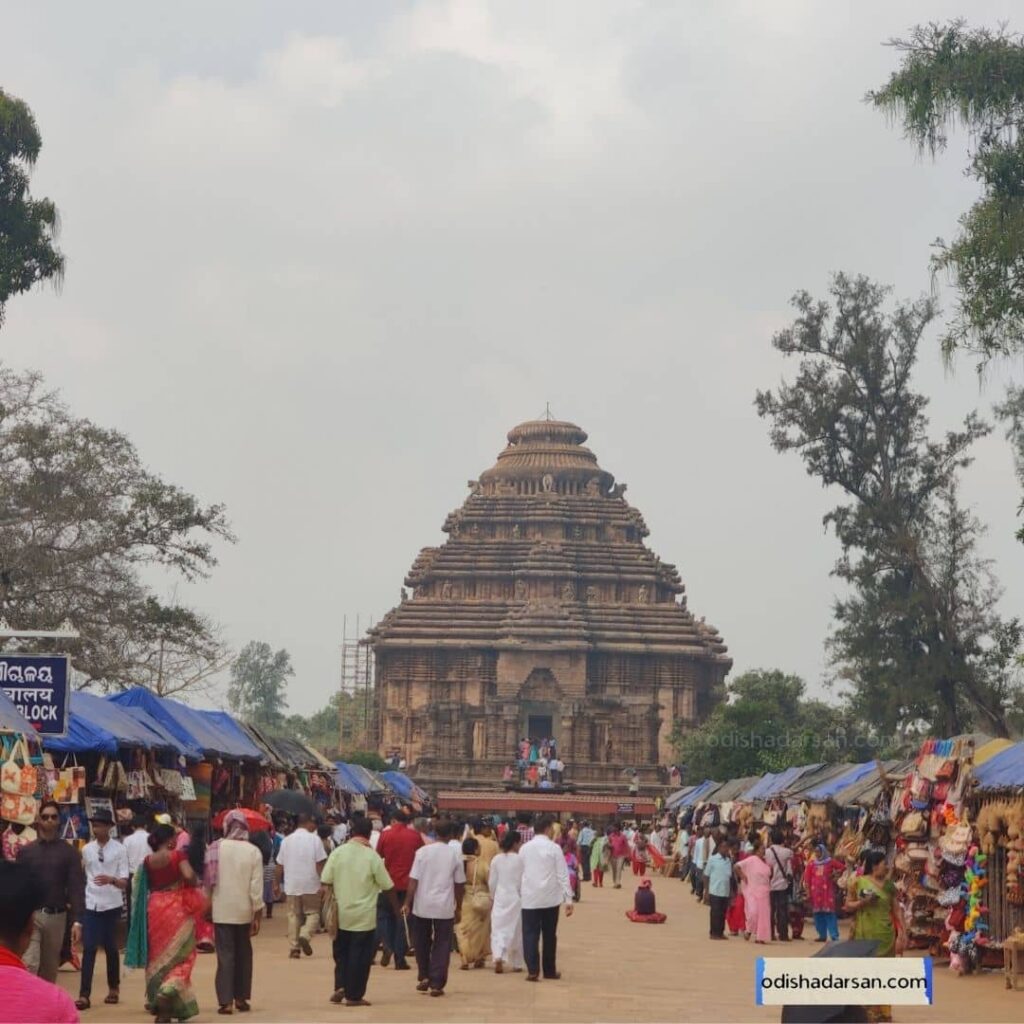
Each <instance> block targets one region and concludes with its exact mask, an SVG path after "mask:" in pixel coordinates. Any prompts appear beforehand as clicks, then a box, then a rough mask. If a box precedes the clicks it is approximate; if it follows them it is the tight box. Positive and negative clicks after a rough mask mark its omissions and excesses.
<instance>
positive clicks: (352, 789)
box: [334, 761, 370, 796]
mask: <svg viewBox="0 0 1024 1024" xmlns="http://www.w3.org/2000/svg"><path fill="white" fill-rule="evenodd" d="M334 767H335V769H336V771H337V780H338V789H341V790H344V791H345V792H346V793H358V794H359V795H360V796H366V794H367V793H369V792H370V787H369V785H368V784H367V782H366V780H365V779H363V778H360V777H359V775H358V774H357V773H356V772H354V771H353V770H352V769H353V767H354V765H350V764H346V763H345V762H344V761H335V762H334Z"/></svg>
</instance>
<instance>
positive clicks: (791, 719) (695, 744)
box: [673, 669, 867, 783]
mask: <svg viewBox="0 0 1024 1024" xmlns="http://www.w3.org/2000/svg"><path fill="white" fill-rule="evenodd" d="M806 689H807V688H806V685H805V684H804V681H803V680H802V679H801V678H800V677H799V676H794V675H789V674H787V673H785V672H781V671H779V670H777V669H776V670H763V669H757V670H755V671H752V672H745V673H744V674H743V675H741V676H738V677H737V678H736V679H734V680H732V682H731V683H730V684H729V687H728V695H727V699H726V701H725V702H723V703H721V704H719V705H717V706H716V707H715V709H714V711H712V713H711V715H710V717H709V718H708V720H707V721H706V722H705V723H704V724H703V725H702V726H701V728H700V730H698V731H696V732H691V733H685V734H679V733H677V734H676V735H675V736H674V737H673V742H674V746H675V748H676V751H677V754H678V756H679V760H680V762H681V763H682V764H683V765H684V766H685V778H686V781H687V782H689V783H696V782H699V781H700V780H701V779H706V778H707V779H717V780H719V781H720V782H724V781H725V780H727V779H738V778H743V777H745V776H748V775H761V774H763V773H764V772H768V771H771V772H778V771H782V770H783V769H785V768H789V767H792V766H793V765H799V764H811V763H813V762H818V761H822V762H833V761H843V760H858V759H859V758H858V757H855V756H851V754H852V753H853V752H852V751H851V750H850V749H848V744H847V740H848V737H849V736H850V734H851V733H852V729H851V727H850V723H849V720H848V714H847V712H846V711H845V710H844V709H842V708H839V707H834V706H832V705H829V704H826V703H824V702H823V701H819V700H809V699H807V698H806V696H805V693H806ZM866 753H867V749H866V748H865V749H863V750H861V751H860V755H861V757H863V756H865V754H866Z"/></svg>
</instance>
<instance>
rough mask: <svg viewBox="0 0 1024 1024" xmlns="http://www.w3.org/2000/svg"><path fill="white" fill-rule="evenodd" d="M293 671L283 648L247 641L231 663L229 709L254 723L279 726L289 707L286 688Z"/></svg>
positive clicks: (273, 726)
mask: <svg viewBox="0 0 1024 1024" xmlns="http://www.w3.org/2000/svg"><path fill="white" fill-rule="evenodd" d="M294 674H295V670H294V669H293V668H292V659H291V655H289V653H288V652H287V651H286V650H284V649H283V648H282V649H281V650H279V651H274V650H272V649H271V647H270V644H268V643H264V642H263V641H260V640H250V641H249V643H247V644H246V645H245V646H244V647H243V648H242V649H241V651H239V652H238V657H237V658H235V660H234V661H233V662H232V663H231V683H230V685H229V687H228V703H229V704H230V705H231V710H232V711H234V712H235V713H236V714H238V715H240V716H241V717H242V718H244V719H245V720H246V721H249V722H252V723H253V724H254V725H258V726H266V727H267V728H270V729H275V728H280V727H281V726H282V725H284V722H285V715H284V711H285V708H286V707H287V706H288V698H287V696H286V694H285V687H286V685H287V681H288V679H289V678H290V677H291V676H293V675H294Z"/></svg>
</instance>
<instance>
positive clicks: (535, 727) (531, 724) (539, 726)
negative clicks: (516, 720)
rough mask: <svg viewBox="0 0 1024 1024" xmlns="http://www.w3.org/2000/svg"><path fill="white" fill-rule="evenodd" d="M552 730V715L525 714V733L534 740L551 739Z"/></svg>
mask: <svg viewBox="0 0 1024 1024" xmlns="http://www.w3.org/2000/svg"><path fill="white" fill-rule="evenodd" d="M553 730H554V718H553V716H552V715H527V716H526V735H527V736H529V737H530V739H534V740H548V739H551V736H552V733H553Z"/></svg>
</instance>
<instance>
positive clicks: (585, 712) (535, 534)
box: [367, 420, 731, 792]
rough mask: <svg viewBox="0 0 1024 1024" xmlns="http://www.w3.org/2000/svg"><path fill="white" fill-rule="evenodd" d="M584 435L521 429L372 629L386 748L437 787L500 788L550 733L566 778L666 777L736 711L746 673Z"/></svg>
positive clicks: (380, 732)
mask: <svg viewBox="0 0 1024 1024" xmlns="http://www.w3.org/2000/svg"><path fill="white" fill-rule="evenodd" d="M586 439H587V435H586V434H585V433H584V432H583V431H582V430H581V429H580V428H579V427H577V426H575V425H574V424H572V423H565V422H560V421H556V420H536V421H530V422H527V423H523V424H520V425H519V426H518V427H515V428H513V429H512V430H511V431H510V432H509V435H508V445H507V447H506V448H505V449H504V450H503V451H502V452H501V453H500V454H499V456H498V459H497V462H496V464H495V465H494V466H493V467H492V468H491V469H489V470H487V471H486V472H484V473H483V474H481V475H480V477H479V479H477V480H473V481H470V484H469V488H470V494H469V496H468V497H467V499H466V500H465V502H464V503H463V505H462V506H461V507H460V508H459V509H457V510H456V511H455V512H453V513H451V514H450V515H449V516H448V518H447V520H446V522H445V524H444V528H443V529H444V532H445V533H446V534H447V540H446V541H445V543H444V544H443V545H441V546H439V547H429V548H424V549H423V551H421V552H420V554H419V556H418V557H417V558H416V560H415V562H414V564H413V566H412V569H411V570H410V572H409V575H408V577H407V579H406V587H407V588H409V589H408V592H405V591H403V600H402V602H401V604H400V605H398V606H397V607H396V608H394V609H392V611H391V612H389V613H388V614H387V615H386V616H385V617H384V618H383V619H382V620H381V622H380V623H379V624H378V625H377V626H376V627H375V628H374V629H373V630H371V631H370V634H369V636H368V640H367V642H368V643H370V644H371V645H372V646H373V649H374V654H375V665H376V669H375V671H376V688H375V699H376V703H377V737H376V738H377V741H378V745H379V748H380V750H381V752H382V753H391V752H393V751H398V752H400V753H401V754H402V755H403V756H404V757H405V758H406V760H407V761H408V763H409V766H410V773H411V774H412V775H413V776H414V777H415V778H416V779H417V781H418V782H420V783H421V784H423V785H426V786H427V787H428V788H429V787H433V788H434V789H435V790H436V789H437V788H439V787H445V788H459V787H470V786H478V785H481V784H486V785H500V780H501V777H502V771H503V768H504V766H505V765H506V764H508V763H509V762H511V761H512V760H513V759H514V758H515V756H516V749H517V745H518V743H519V741H520V740H521V739H522V738H523V737H532V738H534V739H538V740H539V739H544V738H553V739H554V740H555V741H556V743H557V750H558V755H559V757H560V758H561V759H562V760H563V761H565V763H566V765H567V778H569V779H571V780H572V781H573V782H574V783H575V784H576V785H578V786H580V787H581V788H583V789H593V790H595V791H596V790H602V791H608V792H610V791H613V790H617V789H618V788H619V787H620V786H621V785H622V780H623V775H624V773H625V774H628V773H629V772H630V770H631V769H634V768H635V769H637V770H638V771H639V773H640V775H641V780H642V783H643V785H644V787H645V789H648V790H649V791H651V790H654V789H658V788H660V787H661V786H663V785H664V784H665V782H666V781H667V780H666V779H665V776H664V766H666V765H668V764H670V763H671V762H672V760H673V759H674V756H673V751H672V745H671V742H670V734H671V733H672V732H673V729H674V728H676V729H678V730H681V731H686V730H689V729H693V728H696V727H697V726H698V725H699V724H700V723H701V722H702V721H703V720H704V719H705V718H706V717H707V715H708V714H709V712H710V711H711V709H712V708H713V707H714V705H715V704H716V702H718V701H719V700H721V699H722V696H723V691H724V678H725V675H726V673H727V672H728V670H729V667H730V665H731V659H730V658H729V656H728V654H727V651H726V647H725V645H724V643H723V642H722V639H721V637H720V636H719V635H718V632H717V631H716V630H715V629H714V627H712V626H710V625H707V624H706V623H705V622H704V620H703V619H697V618H695V617H694V616H693V615H692V614H691V613H690V611H689V610H688V608H687V604H686V597H685V588H684V587H683V585H682V582H681V581H680V578H679V574H678V572H677V571H676V569H675V567H674V566H673V565H671V564H669V563H667V562H662V561H661V559H660V558H659V557H658V556H657V555H655V554H654V553H653V552H652V551H651V550H650V549H649V548H648V547H647V546H646V544H645V543H644V538H645V537H646V536H647V532H648V531H647V527H646V525H645V524H644V521H643V517H642V516H641V515H640V513H639V512H638V511H637V510H636V509H635V508H633V507H632V506H631V505H629V503H628V502H627V501H626V499H625V497H624V492H625V489H626V488H625V485H624V484H616V483H615V481H614V478H613V477H612V475H611V474H610V473H608V472H606V471H605V470H603V469H602V468H601V467H600V466H599V465H598V462H597V459H596V458H595V456H594V454H593V453H592V452H591V451H590V450H589V449H588V448H586V447H585V446H584V442H585V441H586Z"/></svg>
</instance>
